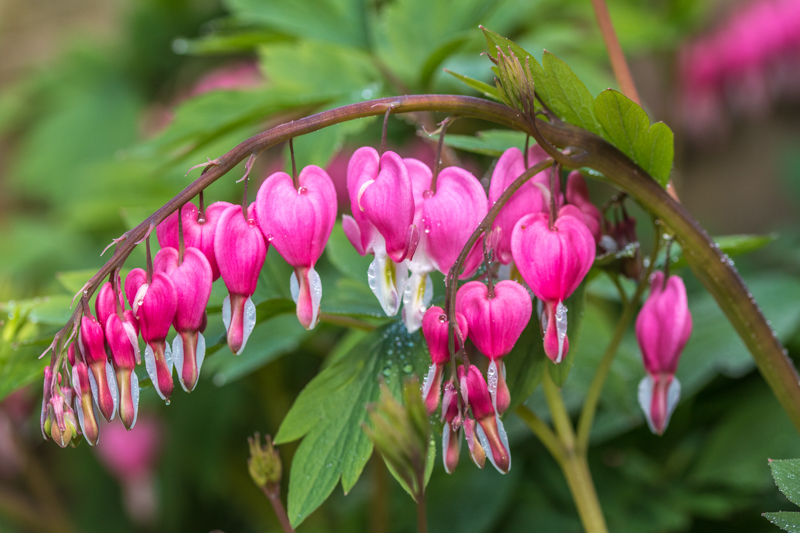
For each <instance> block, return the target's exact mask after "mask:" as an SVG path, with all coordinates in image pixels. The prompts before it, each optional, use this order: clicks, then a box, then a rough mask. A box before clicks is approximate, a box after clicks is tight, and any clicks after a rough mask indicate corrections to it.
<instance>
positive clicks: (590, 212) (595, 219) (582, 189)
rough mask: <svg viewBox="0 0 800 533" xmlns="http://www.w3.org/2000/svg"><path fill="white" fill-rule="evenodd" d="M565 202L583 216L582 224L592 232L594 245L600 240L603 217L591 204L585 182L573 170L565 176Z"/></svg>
mask: <svg viewBox="0 0 800 533" xmlns="http://www.w3.org/2000/svg"><path fill="white" fill-rule="evenodd" d="M566 196H567V202H568V203H570V204H572V205H574V206H575V207H577V208H578V209H580V211H581V214H582V215H583V223H584V224H586V227H587V228H589V231H591V232H592V236H593V237H594V240H595V242H596V243H599V242H600V239H601V238H602V224H603V215H601V214H600V210H599V209H597V207H596V206H595V205H594V204H593V203H592V199H591V197H590V196H589V187H587V186H586V180H585V179H583V175H582V174H581V173H580V171H578V170H573V171H572V172H570V173H569V176H567V194H566Z"/></svg>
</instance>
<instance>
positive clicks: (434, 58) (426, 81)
mask: <svg viewBox="0 0 800 533" xmlns="http://www.w3.org/2000/svg"><path fill="white" fill-rule="evenodd" d="M469 37H470V33H464V34H461V35H454V36H453V37H451V38H450V39H448V40H447V41H445V42H444V43H442V44H441V45H439V47H438V48H436V49H435V50H434V51H433V52H431V54H430V55H429V56H428V59H426V60H425V64H424V65H422V71H421V72H420V75H419V86H420V87H423V88H429V87H430V84H431V80H432V79H433V76H434V74H435V73H436V68H437V67H438V66H439V65H441V64H442V62H443V61H444V60H445V59H447V58H448V57H450V56H451V55H453V54H454V53H455V52H457V51H458V50H459V49H460V48H461V47H462V46H463V45H464V43H466V42H467V41H468V40H469Z"/></svg>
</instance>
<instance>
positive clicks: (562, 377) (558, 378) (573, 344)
mask: <svg viewBox="0 0 800 533" xmlns="http://www.w3.org/2000/svg"><path fill="white" fill-rule="evenodd" d="M585 302H586V281H584V282H583V283H581V284H580V285H579V286H578V288H577V289H575V292H573V293H572V296H570V297H569V298H567V301H566V302H564V305H565V306H566V307H567V338H568V339H569V352H567V355H566V356H565V357H564V359H562V360H561V363H559V364H555V363H554V362H552V361H551V360H550V359H547V370H548V371H549V372H550V376H551V377H552V378H553V381H554V382H555V384H556V385H558V386H559V387H561V386H563V385H564V382H566V381H567V376H569V371H570V370H572V365H573V364H574V363H575V354H576V353H578V341H579V340H580V333H581V324H582V323H583V312H584V310H583V308H584V304H585ZM543 349H544V348H543Z"/></svg>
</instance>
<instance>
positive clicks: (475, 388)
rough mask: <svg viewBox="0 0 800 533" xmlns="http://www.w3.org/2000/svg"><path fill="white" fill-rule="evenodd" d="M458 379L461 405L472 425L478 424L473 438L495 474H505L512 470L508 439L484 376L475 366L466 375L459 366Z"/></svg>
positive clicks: (470, 367) (471, 366) (462, 367)
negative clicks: (468, 411)
mask: <svg viewBox="0 0 800 533" xmlns="http://www.w3.org/2000/svg"><path fill="white" fill-rule="evenodd" d="M458 378H459V380H460V381H461V396H462V398H463V400H464V403H465V404H466V405H469V407H470V409H471V410H472V414H473V416H474V417H475V421H476V422H477V423H478V425H477V426H476V427H475V434H477V436H478V440H479V442H480V444H481V446H482V447H483V450H484V452H485V453H486V455H487V456H488V457H489V461H491V462H492V465H493V466H494V467H495V468H496V469H497V470H498V472H500V473H502V474H506V473H508V471H509V469H510V468H511V452H510V449H509V447H508V437H507V436H506V430H505V428H504V427H503V422H502V421H501V420H500V416H499V415H498V414H497V412H496V411H495V408H494V405H493V402H492V396H491V394H490V392H489V387H488V385H487V384H486V380H485V379H483V374H481V372H480V370H478V367H476V366H475V365H470V366H469V368H468V369H467V370H466V371H465V370H464V366H459V367H458ZM465 430H466V427H465ZM468 442H469V441H468Z"/></svg>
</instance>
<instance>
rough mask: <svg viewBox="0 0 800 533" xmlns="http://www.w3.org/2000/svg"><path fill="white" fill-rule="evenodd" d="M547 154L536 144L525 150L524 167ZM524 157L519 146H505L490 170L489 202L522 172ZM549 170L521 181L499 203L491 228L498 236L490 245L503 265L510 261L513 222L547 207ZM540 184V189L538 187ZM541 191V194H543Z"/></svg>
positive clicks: (495, 198)
mask: <svg viewBox="0 0 800 533" xmlns="http://www.w3.org/2000/svg"><path fill="white" fill-rule="evenodd" d="M548 157H549V156H548V155H547V153H546V152H545V151H544V150H543V149H542V147H540V146H539V145H538V144H537V145H534V146H531V147H530V148H529V149H528V168H530V167H531V166H533V165H535V164H537V163H539V162H540V161H543V160H545V159H547V158H548ZM525 170H527V169H526V167H525V158H524V157H523V155H522V151H520V149H519V148H509V149H508V150H506V151H505V152H503V155H501V156H500V159H498V161H497V165H495V167H494V171H493V172H492V180H491V182H490V184H489V205H490V206H492V205H494V204H495V202H497V200H498V199H499V198H500V196H501V195H502V194H503V193H504V192H505V190H506V189H507V188H508V186H509V185H511V184H512V183H513V182H514V181H515V180H516V179H517V178H519V177H520V176H521V175H522V174H523V173H524V172H525ZM550 172H551V171H550V170H549V169H547V170H543V171H541V172H539V173H538V174H536V175H535V176H533V177H532V178H531V179H529V180H528V181H526V182H525V184H524V185H522V187H520V188H519V190H517V192H515V193H514V195H513V196H511V198H510V199H509V200H508V202H507V203H506V204H505V205H504V206H503V208H502V209H501V210H500V212H499V213H498V214H497V218H495V219H494V223H493V224H492V229H493V230H494V231H498V229H499V238H498V239H497V242H496V243H495V245H494V252H495V255H496V257H497V260H498V261H499V262H500V263H502V264H504V265H507V264H509V263H511V260H512V256H511V232H512V231H513V230H514V225H515V224H516V223H517V221H518V220H519V219H520V218H522V217H523V216H525V215H528V214H531V213H540V212H543V211H546V210H547V209H549V202H550V189H549V187H550V185H549V184H550ZM542 186H544V189H542ZM558 187H560V184H559V183H558V180H556V192H557V194H558V193H559V189H558ZM543 190H544V193H545V194H543Z"/></svg>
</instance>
